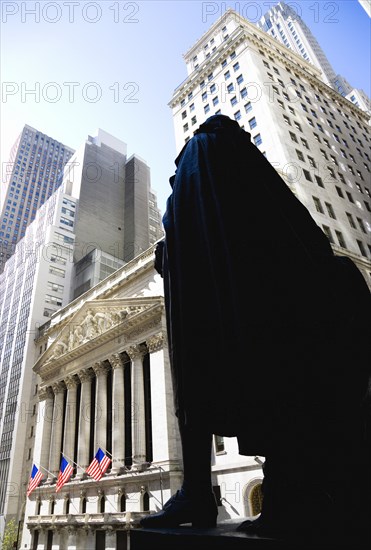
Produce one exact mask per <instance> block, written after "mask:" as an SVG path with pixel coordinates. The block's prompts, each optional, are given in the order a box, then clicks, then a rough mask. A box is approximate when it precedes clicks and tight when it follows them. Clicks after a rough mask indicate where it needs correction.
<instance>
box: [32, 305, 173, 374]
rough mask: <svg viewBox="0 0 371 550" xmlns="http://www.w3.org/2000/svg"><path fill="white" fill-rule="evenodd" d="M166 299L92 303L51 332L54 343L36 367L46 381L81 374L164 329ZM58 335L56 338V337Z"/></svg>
mask: <svg viewBox="0 0 371 550" xmlns="http://www.w3.org/2000/svg"><path fill="white" fill-rule="evenodd" d="M163 315H164V303H163V297H162V296H157V297H142V296H138V297H135V298H124V299H116V300H115V299H113V300H91V301H88V302H85V303H84V304H83V306H82V307H81V309H80V310H79V311H77V312H76V313H75V314H74V315H72V316H71V317H70V318H69V319H68V323H65V324H64V326H63V328H62V330H59V331H57V329H56V328H55V327H51V328H50V329H49V337H50V338H53V337H54V341H53V342H52V344H51V345H50V346H49V348H48V349H47V350H46V351H45V353H44V354H43V355H42V356H41V357H40V358H39V360H38V361H37V363H36V364H35V365H34V371H35V372H36V373H37V374H39V375H40V377H41V379H42V380H43V381H47V380H51V379H53V378H60V375H61V374H63V376H64V377H65V376H67V375H70V374H73V373H75V374H78V372H79V371H81V370H83V369H84V368H86V367H87V366H91V365H92V364H94V363H96V362H97V361H100V360H105V359H107V357H106V355H107V351H106V347H107V346H106V345H108V347H109V348H110V351H111V353H113V352H117V353H121V352H123V351H126V348H129V347H130V346H132V345H135V344H136V343H137V342H138V340H140V341H141V342H143V341H145V340H146V339H148V338H149V336H153V333H156V332H159V331H161V330H162V328H163ZM54 335H55V336H54Z"/></svg>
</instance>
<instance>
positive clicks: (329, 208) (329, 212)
mask: <svg viewBox="0 0 371 550" xmlns="http://www.w3.org/2000/svg"><path fill="white" fill-rule="evenodd" d="M325 205H326V208H327V212H328V215H329V216H330V218H333V219H334V220H336V216H335V212H334V209H333V207H332V205H331V204H330V203H328V202H325Z"/></svg>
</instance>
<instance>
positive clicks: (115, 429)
mask: <svg viewBox="0 0 371 550" xmlns="http://www.w3.org/2000/svg"><path fill="white" fill-rule="evenodd" d="M109 362H110V363H111V365H112V369H113V377H112V472H114V473H117V472H118V471H119V470H120V468H121V467H122V466H123V465H124V464H125V395H124V361H123V360H122V357H121V355H120V354H119V353H115V354H113V355H111V357H110V358H109Z"/></svg>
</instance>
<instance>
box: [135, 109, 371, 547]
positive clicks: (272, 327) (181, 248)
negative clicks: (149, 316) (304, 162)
mask: <svg viewBox="0 0 371 550" xmlns="http://www.w3.org/2000/svg"><path fill="white" fill-rule="evenodd" d="M175 164H176V171H175V175H174V176H173V177H172V178H170V184H171V186H172V193H171V195H170V196H169V198H168V201H167V208H166V213H165V215H164V217H163V224H164V230H165V239H164V240H163V241H161V242H160V243H159V244H158V246H157V249H156V261H155V267H156V269H157V271H158V272H159V273H160V274H161V275H162V277H163V281H164V292H165V305H166V317H167V332H168V341H169V353H170V362H171V368H172V377H173V389H174V400H175V410H176V415H177V417H178V421H179V429H180V434H181V441H182V452H183V465H184V481H183V485H182V487H181V488H180V490H179V491H178V492H177V493H176V494H175V495H174V496H173V497H171V499H170V500H169V501H168V502H167V503H166V504H165V506H164V508H163V510H161V511H160V512H158V513H156V514H152V515H149V516H147V517H146V518H145V519H143V520H142V522H141V525H142V527H150V528H156V527H174V526H178V525H181V524H183V523H192V524H193V526H194V527H211V526H214V525H215V524H216V519H217V506H216V501H215V498H214V495H213V492H212V483H211V441H212V434H218V435H222V436H236V437H237V438H238V444H239V452H240V454H243V455H252V456H254V455H260V456H264V457H265V459H266V460H265V464H264V481H263V506H262V512H261V514H260V516H259V518H258V519H257V520H255V521H251V522H249V521H245V522H244V523H242V524H241V525H240V526H239V528H238V529H239V530H242V531H246V532H247V533H257V534H262V535H264V534H271V535H274V536H277V537H283V538H287V537H291V536H294V535H295V536H297V535H299V536H304V537H305V538H306V539H307V538H310V537H314V538H315V537H318V536H321V537H322V538H323V537H325V538H326V537H328V539H329V540H335V539H336V540H344V541H345V540H348V539H349V538H350V539H351V540H352V541H353V542H357V541H362V542H363V541H366V540H367V537H369V536H370V533H369V529H370V527H369V525H370V523H371V514H370V456H371V453H370V435H369V431H370V426H371V424H370V420H369V419H370V403H369V401H370V399H369V381H370V370H371V369H370V357H371V354H370V335H371V331H370V328H371V325H370V322H371V308H370V292H369V289H368V287H367V284H366V282H365V280H364V278H363V276H362V274H361V273H360V271H359V270H358V269H357V267H356V266H355V264H354V263H353V262H352V261H351V260H350V259H349V258H347V257H345V256H344V257H341V256H336V255H334V253H333V251H332V248H331V245H330V243H329V241H328V239H327V237H326V236H325V234H324V233H323V231H322V230H321V229H320V228H319V226H318V225H317V224H316V223H315V221H314V220H313V218H312V217H311V215H310V214H309V212H308V210H307V209H306V208H305V206H304V205H303V204H302V203H301V202H300V201H299V200H298V199H297V198H296V196H295V195H294V194H293V193H292V192H291V190H290V189H289V188H288V186H287V185H286V184H285V182H284V181H283V180H282V179H281V178H280V176H279V175H278V173H277V172H276V171H275V169H274V168H273V167H272V166H271V164H270V163H269V162H268V160H267V159H266V158H265V157H264V155H263V154H262V153H261V152H260V151H259V150H258V148H257V147H256V146H255V145H253V144H252V143H251V141H250V134H249V133H247V132H246V131H244V130H243V129H241V128H240V126H239V125H238V123H237V122H235V121H233V120H231V119H230V118H228V117H227V116H224V115H215V116H212V117H210V118H208V119H207V120H206V122H205V123H204V124H202V125H201V126H200V128H199V129H198V130H197V131H196V133H195V135H194V137H193V138H192V139H191V140H190V141H189V142H188V143H187V144H186V145H185V146H184V147H183V149H182V151H181V152H180V154H179V156H178V157H177V159H176V161H175Z"/></svg>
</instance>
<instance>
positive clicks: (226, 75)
mask: <svg viewBox="0 0 371 550" xmlns="http://www.w3.org/2000/svg"><path fill="white" fill-rule="evenodd" d="M228 78H231V73H230V72H229V71H227V72H226V73H224V79H225V80H228Z"/></svg>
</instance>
